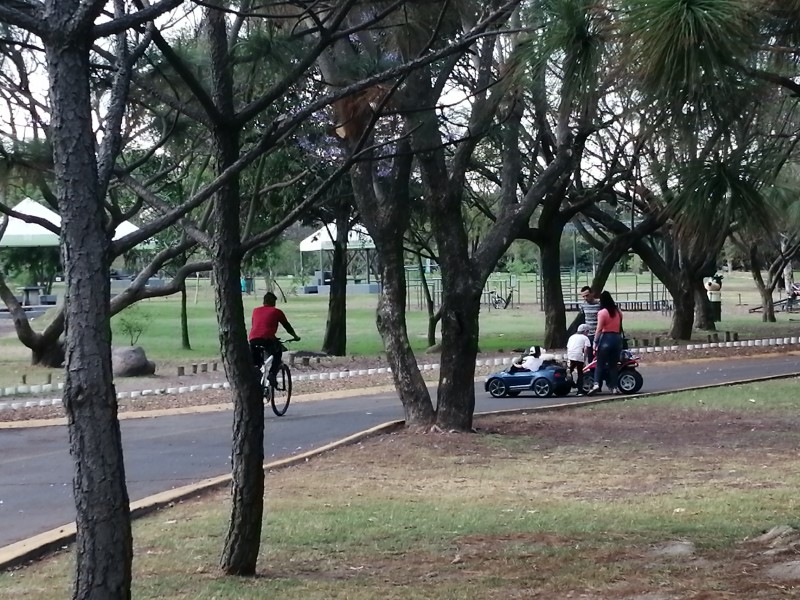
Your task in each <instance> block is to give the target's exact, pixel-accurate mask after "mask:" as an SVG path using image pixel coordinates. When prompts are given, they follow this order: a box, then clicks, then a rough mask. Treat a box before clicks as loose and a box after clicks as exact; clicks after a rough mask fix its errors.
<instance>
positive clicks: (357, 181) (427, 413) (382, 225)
mask: <svg viewBox="0 0 800 600" xmlns="http://www.w3.org/2000/svg"><path fill="white" fill-rule="evenodd" d="M398 155H399V156H400V157H401V158H399V159H398V160H397V167H396V172H395V173H394V174H393V177H394V180H393V185H392V190H391V192H390V193H391V196H385V195H383V194H384V193H387V194H388V193H389V192H382V193H381V195H380V196H379V195H378V193H377V192H376V185H375V182H374V179H373V173H372V171H371V169H372V165H370V163H369V162H368V161H362V162H358V163H356V164H355V166H354V167H353V168H352V169H351V171H350V179H351V182H352V186H353V197H354V199H355V202H356V205H357V206H358V212H359V214H360V215H361V218H362V219H363V221H364V225H365V226H366V227H367V230H368V231H369V234H370V236H371V237H372V239H373V240H374V242H375V251H376V254H377V256H378V261H377V262H378V265H377V270H378V272H379V274H380V280H381V295H380V298H379V299H378V309H377V317H376V323H377V326H378V332H379V333H380V334H381V339H382V340H383V345H384V349H385V350H386V357H387V359H388V360H389V364H390V365H391V368H392V378H393V379H394V384H395V387H396V388H397V393H398V394H399V396H400V402H401V403H402V404H403V412H404V413H405V420H406V425H407V426H408V427H412V428H423V429H424V428H427V427H429V426H430V425H431V424H432V423H433V419H434V410H433V403H432V402H431V396H430V393H429V392H428V388H427V386H426V385H425V380H424V379H423V378H422V373H420V370H419V366H418V365H417V360H416V357H415V356H414V352H413V350H412V349H411V343H410V342H409V339H408V329H407V328H406V270H405V261H404V255H403V234H404V233H405V231H406V228H407V227H408V221H409V211H408V210H407V206H408V181H409V178H410V173H411V153H410V152H409V147H408V142H407V141H401V142H400V144H399V148H398Z"/></svg>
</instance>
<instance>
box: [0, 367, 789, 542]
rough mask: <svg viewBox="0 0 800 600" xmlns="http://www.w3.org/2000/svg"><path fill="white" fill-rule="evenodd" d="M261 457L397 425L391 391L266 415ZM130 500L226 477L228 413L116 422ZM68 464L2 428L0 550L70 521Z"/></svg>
mask: <svg viewBox="0 0 800 600" xmlns="http://www.w3.org/2000/svg"><path fill="white" fill-rule="evenodd" d="M796 372H800V360H799V359H798V358H797V357H796V356H786V357H771V358H758V357H752V358H747V359H737V360H714V361H698V362H694V363H675V364H670V363H664V364H661V365H653V366H647V364H646V363H645V366H643V368H642V374H643V375H644V378H645V384H644V388H643V389H642V391H643V392H653V391H665V390H671V389H678V388H686V387H693V386H699V385H707V384H715V383H724V382H726V381H733V380H742V379H751V378H757V377H764V376H769V375H780V374H789V373H796ZM476 399H477V407H476V412H481V411H491V410H499V409H506V408H526V407H535V406H537V405H538V406H541V405H544V404H556V403H559V402H572V401H574V400H575V398H574V397H570V398H548V399H544V400H542V399H538V398H535V397H524V396H523V397H518V398H503V399H495V398H491V397H490V396H489V395H488V394H486V393H485V392H484V391H483V384H482V383H479V384H477V385H476ZM267 415H268V417H267V428H266V443H265V452H266V456H267V458H268V460H269V459H278V458H284V457H287V456H290V455H292V454H295V453H298V452H305V451H307V450H311V449H313V448H315V447H319V446H321V445H323V444H326V443H328V442H331V441H334V440H337V439H340V438H342V437H345V436H347V435H350V434H353V433H356V432H358V431H362V430H364V429H367V428H369V427H372V426H375V425H378V424H380V423H384V422H386V421H391V420H394V419H401V418H402V417H403V413H402V407H401V406H400V402H399V400H398V399H397V396H396V395H395V394H393V393H387V394H378V395H374V396H360V397H353V398H340V399H335V400H324V401H315V402H305V403H297V404H292V405H291V406H290V408H289V412H288V413H287V415H286V416H284V417H281V418H277V417H274V416H273V415H272V413H271V411H267ZM122 438H123V444H124V451H125V463H126V471H127V477H128V491H129V494H130V497H131V500H137V499H140V498H143V497H145V496H149V495H151V494H154V493H157V492H161V491H164V490H168V489H171V488H173V487H180V486H183V485H187V484H190V483H193V482H197V481H200V480H202V479H206V478H209V477H213V476H217V475H223V474H225V473H228V472H229V469H230V459H229V456H230V443H231V441H230V440H231V413H230V411H225V412H220V413H209V414H196V415H194V414H193V415H181V416H170V417H159V418H145V419H131V420H124V421H122ZM71 477H72V462H71V459H70V457H69V453H68V438H67V430H66V427H63V426H62V427H38V428H30V429H10V430H0V547H3V546H5V545H8V544H11V543H14V542H16V541H19V540H22V539H25V538H27V537H30V536H32V535H36V534H38V533H41V532H43V531H47V530H49V529H53V528H55V527H58V526H60V525H63V524H65V523H68V522H70V521H72V520H73V519H74V514H75V512H74V511H75V509H74V505H73V500H72V484H71Z"/></svg>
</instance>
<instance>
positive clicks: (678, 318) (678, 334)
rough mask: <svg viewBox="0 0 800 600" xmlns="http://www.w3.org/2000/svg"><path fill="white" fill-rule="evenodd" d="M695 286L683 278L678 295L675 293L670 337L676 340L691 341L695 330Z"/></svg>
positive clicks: (673, 295)
mask: <svg viewBox="0 0 800 600" xmlns="http://www.w3.org/2000/svg"><path fill="white" fill-rule="evenodd" d="M694 298H695V296H694V286H692V284H691V282H690V281H689V280H688V279H687V278H681V279H680V282H679V287H678V290H677V293H675V292H673V294H672V302H673V311H672V325H671V326H670V330H669V336H670V337H671V338H672V339H675V340H691V339H692V329H693V328H694Z"/></svg>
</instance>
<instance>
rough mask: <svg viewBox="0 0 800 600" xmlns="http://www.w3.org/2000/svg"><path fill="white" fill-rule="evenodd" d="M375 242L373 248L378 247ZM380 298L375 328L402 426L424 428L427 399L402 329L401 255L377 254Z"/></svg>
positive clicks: (429, 414) (429, 413) (429, 410)
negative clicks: (397, 398) (389, 369)
mask: <svg viewBox="0 0 800 600" xmlns="http://www.w3.org/2000/svg"><path fill="white" fill-rule="evenodd" d="M378 245H380V244H378V243H377V242H376V246H378ZM380 256H381V261H380V273H381V284H382V289H381V295H380V298H379V299H378V314H377V325H378V332H379V333H380V334H381V338H382V339H383V345H384V348H385V350H386V357H387V359H388V360H389V364H390V365H391V367H392V378H393V379H394V384H395V387H396V388H397V391H398V393H399V394H400V400H401V401H402V403H403V411H404V413H405V420H406V425H407V426H408V427H411V428H423V429H424V428H427V427H429V426H430V424H431V423H432V422H433V418H434V411H433V404H432V402H431V396H430V393H429V392H428V388H427V386H426V385H425V380H424V379H423V378H422V373H420V371H419V366H418V365H417V360H416V357H415V356H414V352H413V350H411V343H410V342H409V339H408V330H407V329H406V308H405V307H406V281H405V264H404V263H403V254H402V252H401V251H400V252H396V251H395V252H392V251H389V250H387V249H384V250H383V251H382V252H380Z"/></svg>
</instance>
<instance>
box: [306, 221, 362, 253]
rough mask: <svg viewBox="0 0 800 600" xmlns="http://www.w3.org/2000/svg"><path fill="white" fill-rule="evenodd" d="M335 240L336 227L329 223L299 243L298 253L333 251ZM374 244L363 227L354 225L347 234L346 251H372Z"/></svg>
mask: <svg viewBox="0 0 800 600" xmlns="http://www.w3.org/2000/svg"><path fill="white" fill-rule="evenodd" d="M335 239H336V225H335V224H334V223H330V224H328V225H325V226H323V227H320V228H319V229H318V230H317V231H315V232H314V233H312V234H311V235H310V236H308V237H307V238H305V239H304V240H302V241H301V242H300V252H319V251H320V250H333V240H335ZM374 248H375V242H373V241H372V238H371V237H370V235H369V233H367V230H366V228H364V226H363V225H354V226H353V227H352V228H351V229H350V231H348V232H347V249H348V250H372V249H374Z"/></svg>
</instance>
